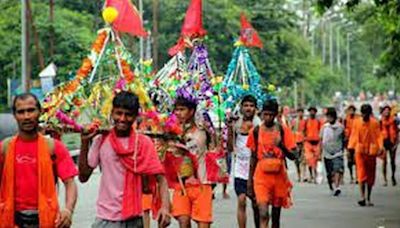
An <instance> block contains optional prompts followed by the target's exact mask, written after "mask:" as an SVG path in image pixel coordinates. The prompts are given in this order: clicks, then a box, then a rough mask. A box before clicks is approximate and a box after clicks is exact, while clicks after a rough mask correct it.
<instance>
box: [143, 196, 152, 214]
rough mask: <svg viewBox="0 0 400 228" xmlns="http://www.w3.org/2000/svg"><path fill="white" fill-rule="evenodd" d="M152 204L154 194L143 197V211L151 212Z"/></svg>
mask: <svg viewBox="0 0 400 228" xmlns="http://www.w3.org/2000/svg"><path fill="white" fill-rule="evenodd" d="M152 202H153V195H152V194H143V195H142V208H143V211H149V210H151V204H152Z"/></svg>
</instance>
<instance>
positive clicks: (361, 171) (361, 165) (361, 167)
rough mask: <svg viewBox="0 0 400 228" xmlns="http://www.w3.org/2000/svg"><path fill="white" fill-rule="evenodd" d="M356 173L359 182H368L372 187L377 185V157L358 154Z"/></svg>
mask: <svg viewBox="0 0 400 228" xmlns="http://www.w3.org/2000/svg"><path fill="white" fill-rule="evenodd" d="M355 156H356V168H357V169H356V171H357V179H358V182H360V183H362V182H366V183H367V184H368V185H370V186H372V185H374V183H375V174H376V157H375V156H369V155H365V154H362V153H360V152H358V153H356V155H355Z"/></svg>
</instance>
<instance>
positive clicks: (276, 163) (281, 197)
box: [247, 99, 296, 228]
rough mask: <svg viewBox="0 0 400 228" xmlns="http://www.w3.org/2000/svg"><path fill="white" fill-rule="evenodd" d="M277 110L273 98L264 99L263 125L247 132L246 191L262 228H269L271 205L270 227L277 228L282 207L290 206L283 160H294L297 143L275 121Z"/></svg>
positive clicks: (289, 188) (290, 185)
mask: <svg viewBox="0 0 400 228" xmlns="http://www.w3.org/2000/svg"><path fill="white" fill-rule="evenodd" d="M278 109H279V105H278V103H277V101H276V100H275V99H270V100H267V101H266V102H265V103H264V104H263V107H262V114H261V115H262V119H263V122H262V124H260V125H258V126H255V127H254V128H253V129H252V130H250V132H249V137H248V140H247V147H248V148H249V149H250V150H251V151H252V155H251V160H250V172H249V179H248V181H247V191H248V195H249V196H250V197H251V198H254V197H255V199H256V201H257V205H258V208H259V213H260V227H261V228H266V227H268V223H269V218H270V216H269V215H270V213H269V208H270V206H271V207H272V209H271V220H272V227H280V215H281V208H282V207H283V208H289V207H290V206H291V205H292V199H291V195H290V192H291V189H292V183H291V182H290V180H289V177H288V174H287V171H286V160H285V157H288V158H289V159H291V160H293V159H295V158H296V143H295V141H294V137H293V135H292V132H291V130H290V129H289V128H286V127H283V126H282V125H280V124H279V123H278V122H277V121H275V118H276V116H277V114H278Z"/></svg>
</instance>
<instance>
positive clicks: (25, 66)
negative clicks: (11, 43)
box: [21, 0, 30, 92]
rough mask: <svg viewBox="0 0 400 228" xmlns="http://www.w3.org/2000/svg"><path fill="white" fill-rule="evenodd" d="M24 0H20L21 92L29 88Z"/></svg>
mask: <svg viewBox="0 0 400 228" xmlns="http://www.w3.org/2000/svg"><path fill="white" fill-rule="evenodd" d="M27 18H28V16H27V7H26V2H25V0H21V26H22V28H21V71H22V72H21V80H22V92H27V91H28V90H29V78H30V75H29V74H30V73H29V51H28V49H29V26H28V20H27Z"/></svg>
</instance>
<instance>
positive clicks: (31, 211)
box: [0, 93, 78, 228]
mask: <svg viewBox="0 0 400 228" xmlns="http://www.w3.org/2000/svg"><path fill="white" fill-rule="evenodd" d="M12 110H13V113H14V117H15V119H16V121H17V123H18V133H17V134H16V135H15V136H13V137H11V138H7V139H5V140H3V141H2V142H1V145H0V148H1V152H0V227H1V228H10V227H21V228H24V227H46V228H47V227H48V228H55V227H71V224H72V214H73V211H74V208H75V203H76V199H77V187H76V184H75V181H74V177H75V176H76V175H77V174H78V170H77V169H76V167H75V164H74V163H73V160H72V158H71V156H70V154H69V152H68V150H67V148H66V147H65V145H64V144H63V143H62V142H60V141H59V140H56V139H51V138H47V137H45V136H44V135H42V134H40V133H39V116H40V113H41V111H42V109H41V106H40V102H39V100H38V99H37V97H36V96H35V95H33V94H31V93H24V94H20V95H17V96H16V97H15V99H14V102H13V106H12ZM58 178H60V179H61V180H62V182H63V184H64V187H65V193H66V194H65V196H66V197H65V206H64V208H61V206H60V205H59V203H58V194H57V187H56V184H57V179H58Z"/></svg>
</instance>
